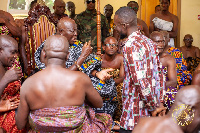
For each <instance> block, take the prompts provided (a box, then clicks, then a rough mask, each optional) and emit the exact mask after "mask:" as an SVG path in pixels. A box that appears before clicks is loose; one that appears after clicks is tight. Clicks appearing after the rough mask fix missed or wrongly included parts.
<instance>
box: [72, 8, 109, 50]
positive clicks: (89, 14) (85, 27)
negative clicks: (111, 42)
mask: <svg viewBox="0 0 200 133" xmlns="http://www.w3.org/2000/svg"><path fill="white" fill-rule="evenodd" d="M74 20H75V22H76V24H77V30H78V34H77V35H78V36H77V38H78V40H80V41H81V42H83V43H85V42H88V41H91V47H92V48H93V53H96V52H97V11H96V10H95V11H89V10H87V9H86V10H85V11H83V12H81V13H80V14H78V15H76V17H75V18H74ZM108 36H109V29H108V23H107V20H106V17H105V16H104V15H102V14H101V42H102V43H103V42H104V40H105V39H106V37H108Z"/></svg>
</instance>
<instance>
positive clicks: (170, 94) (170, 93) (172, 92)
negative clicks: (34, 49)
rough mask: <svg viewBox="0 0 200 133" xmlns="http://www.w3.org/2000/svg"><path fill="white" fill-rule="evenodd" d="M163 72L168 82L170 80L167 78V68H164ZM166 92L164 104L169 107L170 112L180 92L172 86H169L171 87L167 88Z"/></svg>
mask: <svg viewBox="0 0 200 133" xmlns="http://www.w3.org/2000/svg"><path fill="white" fill-rule="evenodd" d="M163 70H164V74H165V78H166V81H168V80H169V79H168V76H167V67H163ZM165 91H166V95H165V96H164V103H165V105H166V106H167V108H168V109H169V110H170V108H171V106H172V104H173V103H174V101H175V96H176V93H177V92H178V89H177V88H175V87H172V86H169V87H167V86H166V88H165Z"/></svg>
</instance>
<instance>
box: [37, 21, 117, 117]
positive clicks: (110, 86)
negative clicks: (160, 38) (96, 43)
mask: <svg viewBox="0 0 200 133" xmlns="http://www.w3.org/2000/svg"><path fill="white" fill-rule="evenodd" d="M56 34H60V35H63V36H65V37H66V38H67V40H68V41H69V45H70V48H69V58H68V60H67V61H66V63H65V64H66V68H69V69H70V70H74V71H82V72H84V73H85V74H87V75H88V76H90V78H91V80H92V83H93V86H94V87H95V88H96V90H97V91H98V92H99V93H100V95H101V96H102V97H106V98H108V99H113V98H115V97H116V96H117V91H116V86H115V81H114V80H113V79H112V78H111V79H109V78H110V77H111V76H110V75H109V74H108V73H107V72H109V71H112V69H105V70H101V58H100V57H97V56H96V55H94V54H91V52H92V48H91V46H90V43H87V42H86V43H85V44H84V45H83V44H82V43H81V42H80V41H77V40H76V39H77V26H76V23H75V22H74V20H73V19H71V18H68V17H64V18H62V19H60V21H59V22H58V25H57V33H56ZM44 44H45V42H43V43H42V44H41V45H40V46H39V47H38V49H37V51H36V53H35V62H36V64H37V67H38V68H39V69H44V68H45V64H44V63H42V62H41V59H40V55H41V52H42V49H43V47H44ZM104 75H105V76H104ZM104 81H105V82H104ZM111 106H112V105H110V104H109V102H106V101H104V105H103V108H104V110H103V111H102V110H100V111H101V112H104V113H105V112H106V111H105V110H107V111H109V112H114V108H113V107H111ZM97 113H100V112H97ZM106 113H108V112H106ZM109 114H111V113H109Z"/></svg>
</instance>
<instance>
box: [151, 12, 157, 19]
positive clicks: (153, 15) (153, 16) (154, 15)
mask: <svg viewBox="0 0 200 133" xmlns="http://www.w3.org/2000/svg"><path fill="white" fill-rule="evenodd" d="M155 17H158V14H156V13H155V14H151V16H150V20H152V19H154V18H155Z"/></svg>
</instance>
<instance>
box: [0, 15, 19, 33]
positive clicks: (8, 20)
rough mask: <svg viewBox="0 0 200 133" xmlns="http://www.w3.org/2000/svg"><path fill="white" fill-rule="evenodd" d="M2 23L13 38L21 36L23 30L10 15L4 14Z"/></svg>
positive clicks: (0, 18)
mask: <svg viewBox="0 0 200 133" xmlns="http://www.w3.org/2000/svg"><path fill="white" fill-rule="evenodd" d="M3 12H4V11H3ZM0 23H3V24H5V25H6V26H7V27H8V29H9V31H10V32H11V34H12V35H13V36H16V37H20V36H21V29H20V28H19V27H18V26H17V24H16V23H15V21H14V18H13V17H12V15H11V14H10V13H8V12H4V13H3V14H1V17H0Z"/></svg>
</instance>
